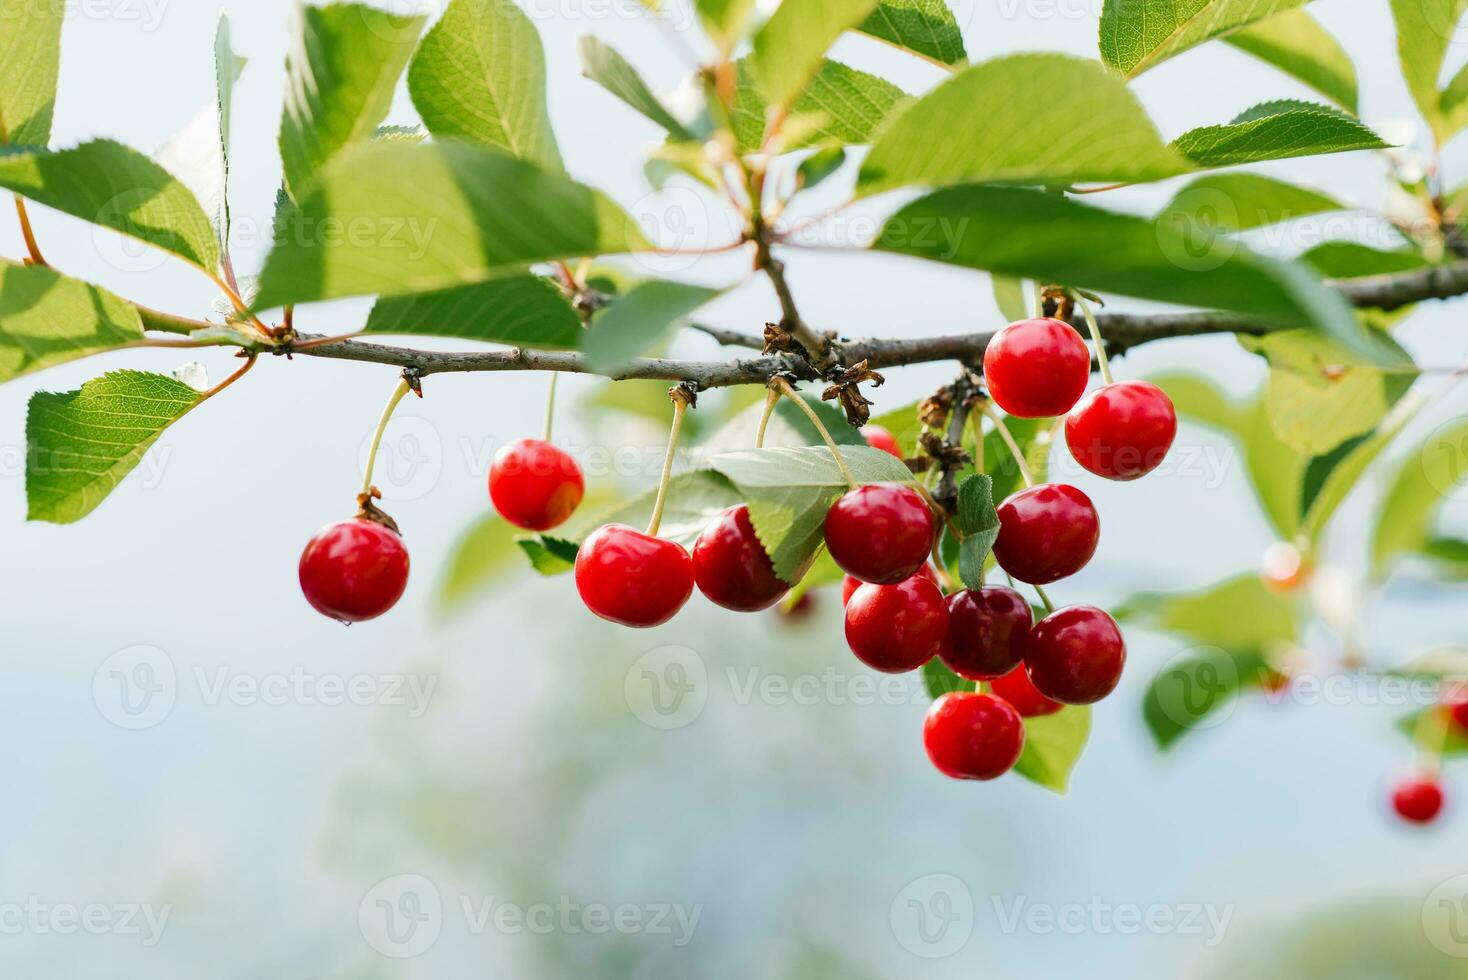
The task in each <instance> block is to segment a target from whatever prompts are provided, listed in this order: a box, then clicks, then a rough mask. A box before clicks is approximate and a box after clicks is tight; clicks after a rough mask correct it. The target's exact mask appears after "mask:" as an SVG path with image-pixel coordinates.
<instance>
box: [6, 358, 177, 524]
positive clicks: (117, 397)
mask: <svg viewBox="0 0 1468 980" xmlns="http://www.w3.org/2000/svg"><path fill="white" fill-rule="evenodd" d="M202 400H203V396H202V395H201V394H200V393H199V392H198V391H195V390H194V389H193V388H190V387H189V386H188V385H186V384H184V383H183V382H181V381H175V380H174V379H173V378H170V377H168V376H167V375H163V374H146V373H144V372H142V371H114V372H112V373H111V374H105V375H103V376H102V377H100V378H96V379H94V380H92V381H88V382H87V383H86V384H84V385H82V387H81V390H80V391H68V392H65V393H61V394H57V393H52V392H46V391H41V392H37V393H36V394H35V395H33V396H32V397H31V404H30V412H29V414H28V415H27V417H26V427H25V432H26V481H25V488H26V499H27V500H28V501H29V502H30V510H29V514H28V519H29V520H33V521H50V522H51V523H53V524H71V523H73V522H75V521H79V520H81V519H82V518H83V517H86V516H87V515H88V514H90V513H91V512H92V511H93V510H95V509H96V507H97V505H98V504H100V503H101V502H102V501H103V499H105V498H106V496H107V495H108V494H109V493H111V492H112V491H113V489H114V488H115V487H116V486H117V484H118V483H119V482H121V481H122V478H123V477H125V476H127V474H128V473H130V472H132V469H133V467H135V466H137V465H138V461H139V460H140V459H142V458H143V454H144V453H145V452H147V451H148V448H149V447H150V446H152V445H153V443H154V442H156V441H157V439H158V437H159V435H161V434H162V433H163V430H164V429H166V428H168V427H169V426H170V425H172V424H173V423H174V422H177V421H178V420H179V419H181V418H183V417H184V416H185V415H187V414H188V412H189V410H190V409H192V408H193V407H194V406H196V405H198V404H199V402H200V401H202Z"/></svg>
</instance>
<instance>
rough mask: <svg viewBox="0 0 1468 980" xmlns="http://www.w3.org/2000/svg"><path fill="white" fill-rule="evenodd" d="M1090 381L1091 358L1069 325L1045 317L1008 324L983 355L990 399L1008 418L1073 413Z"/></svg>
mask: <svg viewBox="0 0 1468 980" xmlns="http://www.w3.org/2000/svg"><path fill="white" fill-rule="evenodd" d="M1090 379H1091V352H1090V351H1089V350H1088V349H1087V348H1086V342H1085V341H1084V340H1082V339H1081V335H1080V334H1078V333H1076V332H1075V329H1074V328H1072V327H1071V325H1070V324H1068V323H1065V322H1063V321H1061V320H1054V319H1051V318H1049V317H1040V318H1037V319H1033V320H1021V321H1019V322H1018V323H1011V324H1010V325H1009V326H1007V327H1005V328H1004V329H1003V330H1000V331H999V332H998V333H997V334H995V335H994V339H993V340H991V341H989V346H988V348H987V349H985V351H984V383H985V384H987V385H988V387H989V396H990V397H991V398H993V399H994V401H995V402H996V403H997V404H998V405H999V407H1000V408H1002V409H1004V410H1005V411H1006V412H1008V413H1009V414H1010V415H1013V416H1016V417H1018V418H1022V419H1043V418H1050V417H1052V416H1056V415H1064V414H1065V413H1066V412H1068V411H1070V410H1071V408H1072V407H1074V405H1075V403H1076V401H1077V400H1078V399H1079V398H1080V397H1081V395H1082V394H1083V393H1084V392H1085V390H1086V383H1087V382H1088V381H1089V380H1090Z"/></svg>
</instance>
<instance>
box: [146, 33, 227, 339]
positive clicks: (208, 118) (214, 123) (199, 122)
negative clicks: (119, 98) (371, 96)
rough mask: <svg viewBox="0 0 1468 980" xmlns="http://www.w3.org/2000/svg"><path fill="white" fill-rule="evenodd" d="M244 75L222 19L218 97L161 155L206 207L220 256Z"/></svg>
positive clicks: (217, 58) (218, 42) (217, 44)
mask: <svg viewBox="0 0 1468 980" xmlns="http://www.w3.org/2000/svg"><path fill="white" fill-rule="evenodd" d="M244 70H245V59H244V58H241V57H240V56H239V55H237V54H235V53H234V48H233V47H232V46H231V44H230V30H229V18H228V17H225V16H224V15H223V14H221V15H220V16H219V24H218V25H217V26H216V28H215V31H214V97H213V98H212V99H210V101H209V104H208V105H206V106H204V108H203V109H202V110H201V111H200V112H199V114H198V115H196V116H195V117H194V118H193V121H191V122H190V123H189V124H188V125H187V126H186V127H184V130H183V131H182V132H181V133H179V134H178V135H177V136H176V137H174V139H173V141H172V142H170V143H169V144H168V145H167V146H166V147H164V148H163V149H162V150H161V151H160V152H159V153H158V163H159V164H160V165H162V167H163V169H165V170H167V171H168V172H169V173H171V174H173V175H174V176H175V177H177V178H178V179H179V181H180V182H181V183H182V184H183V185H184V186H185V187H187V188H188V189H189V190H190V191H191V192H192V193H193V195H194V197H195V198H197V199H198V201H199V203H200V205H202V206H203V208H204V212H205V213H206V214H207V215H208V216H209V221H210V223H211V224H212V225H213V226H214V237H215V239H216V240H217V241H218V242H219V247H220V250H221V252H224V251H227V249H228V246H229V133H230V122H231V119H232V118H233V115H234V86H235V83H236V82H237V81H239V78H240V73H241V72H243V71H244ZM231 312H233V310H231Z"/></svg>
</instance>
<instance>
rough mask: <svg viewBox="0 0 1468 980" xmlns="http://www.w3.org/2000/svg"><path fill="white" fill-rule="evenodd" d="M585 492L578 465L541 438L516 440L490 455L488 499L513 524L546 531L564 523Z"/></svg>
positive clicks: (532, 529)
mask: <svg viewBox="0 0 1468 980" xmlns="http://www.w3.org/2000/svg"><path fill="white" fill-rule="evenodd" d="M585 495H586V483H585V481H584V480H583V479H582V478H581V467H580V466H578V465H576V461H575V460H574V459H572V458H571V456H570V454H569V453H567V452H566V451H565V450H563V449H561V448H560V447H558V446H554V445H552V444H551V443H548V442H546V441H544V440H542V439H519V440H516V441H515V442H512V443H510V444H509V445H508V446H505V447H504V448H502V449H501V450H500V451H499V452H497V453H495V454H494V463H493V465H491V466H490V468H489V499H490V500H491V501H493V502H494V509H495V510H497V511H499V513H500V516H501V517H503V518H504V519H505V520H507V521H509V522H510V523H511V524H513V525H515V526H516V527H523V528H525V529H526V530H529V531H549V530H550V529H551V528H553V527H557V526H559V525H561V524H564V523H565V521H566V518H568V517H570V516H571V514H572V513H574V512H575V510H576V508H577V507H578V506H580V505H581V498H582V497H583V496H585Z"/></svg>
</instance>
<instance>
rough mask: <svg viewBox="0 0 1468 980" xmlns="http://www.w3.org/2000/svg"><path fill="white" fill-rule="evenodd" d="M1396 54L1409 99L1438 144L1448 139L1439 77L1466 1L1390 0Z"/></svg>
mask: <svg viewBox="0 0 1468 980" xmlns="http://www.w3.org/2000/svg"><path fill="white" fill-rule="evenodd" d="M1391 4H1392V16H1393V17H1394V18H1395V19H1396V22H1397V54H1398V56H1399V57H1400V59H1401V65H1402V77H1403V78H1405V79H1406V81H1407V89H1408V91H1410V92H1411V93H1412V99H1413V101H1415V102H1416V103H1417V108H1418V109H1420V110H1421V112H1422V117H1423V118H1424V119H1426V120H1427V124H1428V126H1429V127H1430V128H1431V130H1432V132H1433V135H1434V136H1435V137H1436V138H1437V142H1438V144H1439V145H1441V144H1442V143H1443V142H1445V141H1446V139H1447V127H1446V125H1445V120H1444V118H1443V113H1442V95H1441V93H1440V92H1439V90H1438V78H1439V77H1441V75H1442V71H1443V62H1444V61H1445V60H1446V58H1447V53H1448V47H1449V45H1451V44H1452V42H1453V38H1454V36H1455V35H1456V33H1457V29H1458V22H1459V21H1460V20H1462V19H1463V11H1464V10H1465V9H1468V0H1391Z"/></svg>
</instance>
